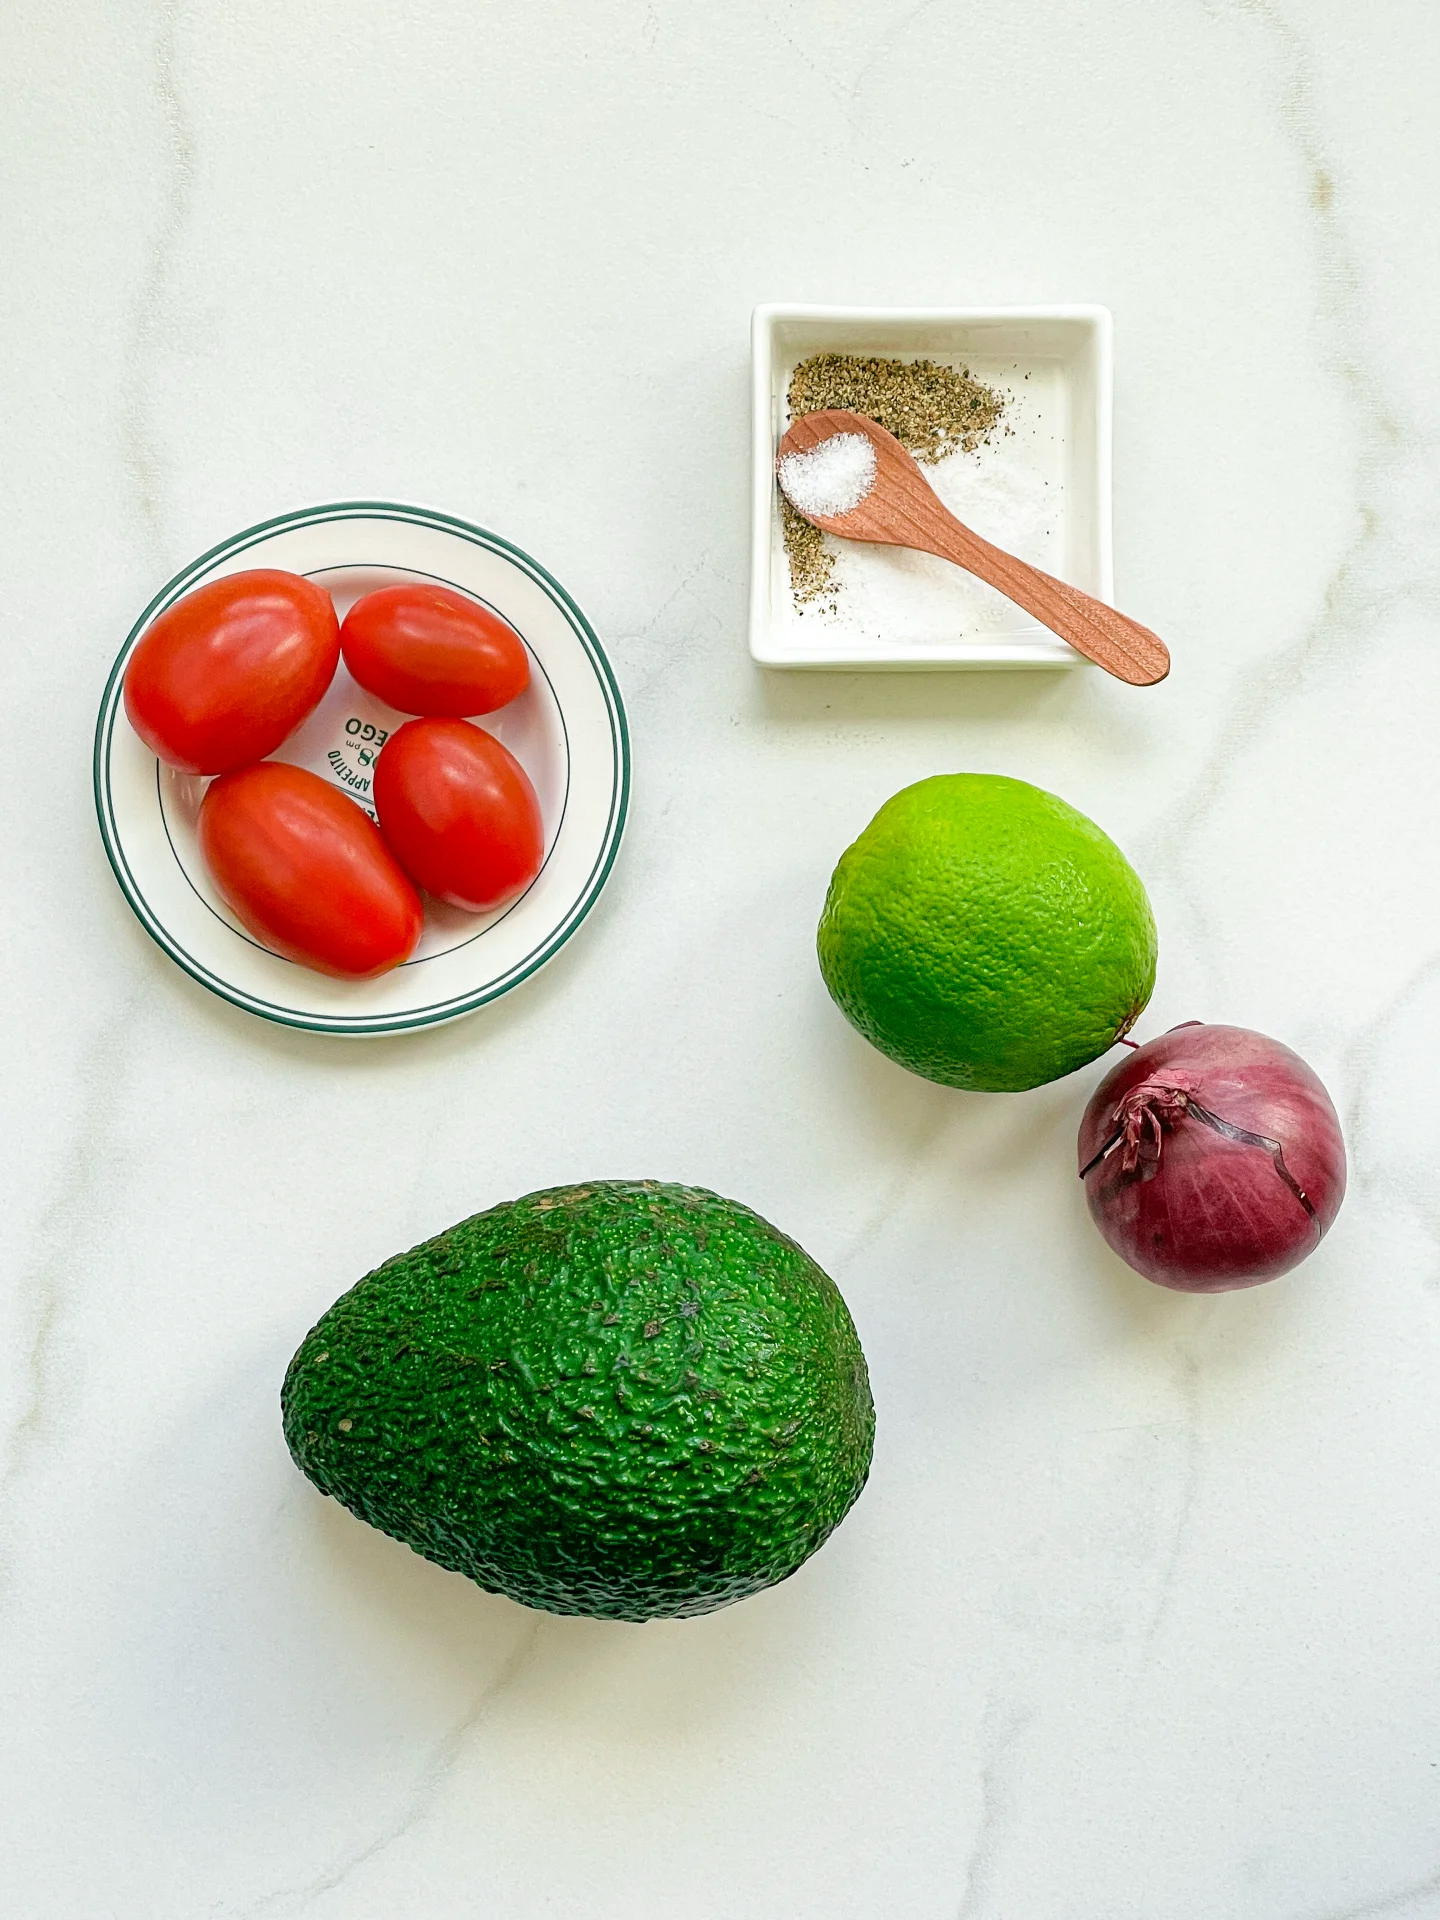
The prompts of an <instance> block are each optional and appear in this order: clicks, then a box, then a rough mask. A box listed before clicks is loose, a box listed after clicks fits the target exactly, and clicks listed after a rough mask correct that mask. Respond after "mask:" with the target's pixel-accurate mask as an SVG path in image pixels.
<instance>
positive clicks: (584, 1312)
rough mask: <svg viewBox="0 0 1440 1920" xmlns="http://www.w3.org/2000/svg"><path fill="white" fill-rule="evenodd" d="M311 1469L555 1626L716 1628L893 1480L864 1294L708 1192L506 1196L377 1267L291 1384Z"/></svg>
mask: <svg viewBox="0 0 1440 1920" xmlns="http://www.w3.org/2000/svg"><path fill="white" fill-rule="evenodd" d="M281 1409H282V1412H283V1415H284V1422H285V1438H286V1441H287V1443H288V1445H289V1448H290V1452H291V1454H292V1455H293V1457H294V1459H295V1463H296V1465H297V1466H298V1467H299V1468H300V1470H301V1472H302V1473H304V1474H306V1475H308V1476H309V1478H310V1479H311V1480H312V1481H314V1483H315V1485H316V1486H317V1487H319V1488H320V1490H321V1492H322V1493H328V1494H330V1495H331V1496H332V1497H333V1498H334V1499H336V1500H338V1501H339V1502H340V1503H341V1504H342V1506H345V1507H348V1508H349V1509H350V1511H351V1512H352V1513H355V1514H358V1515H359V1517H360V1518H361V1519H362V1520H367V1521H369V1523H370V1524H371V1525H372V1526H375V1527H379V1528H380V1529H381V1530H382V1531H383V1532H385V1533H388V1534H392V1535H393V1536H394V1537H395V1538H396V1539H397V1540H403V1541H404V1542H405V1544H406V1545H407V1546H409V1547H413V1548H414V1550H415V1551H416V1552H417V1553H420V1554H424V1556H425V1557H426V1559H428V1560H434V1561H437V1562H438V1563H439V1565H441V1566H442V1567H449V1568H452V1569H453V1570H454V1571H455V1572H457V1573H463V1574H467V1575H468V1576H469V1577H470V1578H471V1579H472V1580H475V1581H478V1583H479V1584H480V1585H481V1586H482V1587H485V1588H488V1589H489V1590H490V1591H491V1592H494V1593H503V1594H508V1595H509V1596H510V1598H511V1599H512V1600H519V1601H521V1602H523V1604H524V1605H526V1606H530V1607H543V1608H545V1609H547V1610H548V1611H549V1612H551V1613H578V1614H590V1615H596V1616H599V1617H602V1618H606V1619H612V1620H652V1619H657V1618H663V1617H670V1618H677V1617H684V1616H687V1615H692V1614H700V1613H709V1612H711V1611H712V1610H713V1609H714V1608H716V1607H723V1606H728V1605H729V1604H730V1603H731V1602H732V1601H735V1600H743V1599H744V1598H745V1597H746V1596H747V1595H749V1594H752V1593H758V1592H760V1591H761V1589H762V1588H765V1587H769V1586H773V1585H774V1584H775V1582H776V1581H778V1580H784V1579H785V1578H786V1577H787V1576H788V1575H790V1574H792V1573H794V1571H795V1569H796V1568H797V1567H798V1566H800V1565H801V1563H802V1562H803V1561H805V1560H807V1559H808V1558H809V1556H810V1555H811V1554H812V1553H814V1551H815V1549H816V1548H817V1547H818V1546H820V1544H821V1543H822V1542H823V1541H824V1540H825V1539H826V1537H827V1536H828V1535H829V1534H830V1533H831V1532H832V1531H833V1529H834V1528H835V1527H837V1526H838V1525H839V1523H840V1521H841V1520H843V1519H844V1517H845V1515H846V1513H847V1512H848V1511H849V1510H850V1507H851V1505H852V1504H853V1502H854V1501H855V1499H856V1497H857V1495H858V1494H859V1492H860V1489H861V1488H862V1487H863V1486H864V1484H865V1478H866V1475H867V1474H868V1472H869V1470H870V1455H871V1448H872V1444H873V1441H874V1433H875V1410H874V1406H873V1404H872V1402H871V1398H870V1383H869V1376H868V1373H867V1371H866V1367H865V1356H864V1354H863V1353H862V1352H861V1350H860V1342H859V1340H858V1338H857V1336H856V1333H855V1328H854V1326H853V1324H852V1322H851V1319H850V1315H849V1313H848V1312H847V1311H846V1307H845V1302H844V1301H843V1300H842V1299H841V1297H840V1294H839V1291H838V1289H837V1288H836V1286H835V1284H834V1282H833V1281H832V1280H830V1279H829V1278H827V1276H826V1275H825V1274H824V1273H822V1272H821V1270H820V1268H819V1267H817V1266H816V1264H815V1262H814V1261H813V1260H811V1259H810V1257H809V1255H808V1254H806V1253H805V1252H803V1251H802V1250H801V1248H800V1247H798V1246H797V1245H796V1244H795V1242H794V1241H793V1240H791V1239H789V1238H787V1237H786V1235H784V1234H783V1233H780V1232H778V1231H777V1230H776V1229H775V1228H774V1227H772V1226H770V1225H769V1224H768V1223H767V1222H766V1221H764V1220H762V1219H761V1218H760V1216H759V1215H758V1214H756V1213H752V1212H751V1211H750V1209H749V1208H748V1207H743V1206H740V1205H738V1204H737V1203H736V1202H735V1201H733V1200H722V1199H721V1198H720V1197H719V1196H718V1195H716V1194H713V1193H708V1192H706V1191H705V1190H704V1189H703V1188H699V1187H681V1186H666V1185H662V1184H661V1183H659V1182H657V1181H652V1180H641V1181H623V1180H602V1181H596V1182H594V1183H592V1184H591V1185H589V1186H579V1187H556V1188H553V1189H550V1190H548V1191H545V1192H541V1193H532V1194H527V1195H526V1196H525V1197H524V1198H523V1199H520V1200H514V1201H509V1202H507V1203H506V1204H505V1205H503V1206H498V1207H492V1208H491V1209H490V1210H489V1211H488V1212H487V1213H480V1214H476V1215H475V1216H474V1218H473V1219H470V1220H465V1221H462V1222H461V1224H460V1225H459V1226H457V1227H452V1228H451V1230H450V1231H449V1232H448V1233H442V1234H440V1235H439V1236H438V1237H437V1238H436V1239H434V1240H428V1241H426V1242H425V1244H424V1245H423V1246H419V1247H416V1248H414V1249H413V1250H412V1251H411V1252H409V1253H402V1254H398V1255H396V1257H395V1258H394V1259H392V1260H387V1261H386V1262H385V1264H384V1265H383V1266H381V1267H377V1268H376V1270H375V1271H374V1272H373V1273H371V1274H367V1275H366V1277H365V1278H364V1279H363V1280H361V1281H360V1282H359V1283H358V1285H356V1286H354V1287H352V1288H351V1289H350V1291H349V1292H348V1293H347V1294H345V1295H343V1297H342V1298H341V1299H339V1300H337V1301H336V1303H335V1305H334V1306H333V1307H331V1308H330V1310H329V1312H328V1313H327V1314H325V1316H324V1318H323V1319H322V1320H321V1321H320V1322H319V1324H318V1325H317V1326H316V1327H315V1328H314V1329H313V1330H312V1331H311V1332H310V1333H309V1334H308V1335H307V1336H306V1339H305V1340H304V1342H303V1344H302V1345H301V1347H300V1350H299V1352H298V1353H297V1354H296V1355H295V1357H294V1359H293V1360H292V1361H291V1363H290V1367H289V1370H288V1372H287V1373H286V1376H285V1385H284V1388H283V1390H282V1393H281Z"/></svg>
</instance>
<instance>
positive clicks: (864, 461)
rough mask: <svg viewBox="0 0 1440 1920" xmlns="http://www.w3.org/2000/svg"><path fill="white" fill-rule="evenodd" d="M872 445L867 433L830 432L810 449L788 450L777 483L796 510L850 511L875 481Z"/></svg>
mask: <svg viewBox="0 0 1440 1920" xmlns="http://www.w3.org/2000/svg"><path fill="white" fill-rule="evenodd" d="M876 465H877V462H876V459H875V447H874V444H873V442H872V441H871V440H870V438H869V436H868V435H867V434H863V433H832V434H831V435H830V438H829V439H828V440H822V441H821V442H820V443H819V445H818V446H816V447H814V448H813V449H812V450H811V451H810V452H809V453H787V454H786V455H785V456H784V458H783V459H782V460H781V462H780V468H779V475H780V487H781V491H782V492H783V493H784V495H785V498H786V499H787V500H788V501H789V502H790V504H791V506H792V507H794V508H795V510H796V512H797V513H803V514H804V515H805V518H806V519H807V520H810V519H813V518H814V516H815V515H816V514H817V513H850V512H852V511H853V510H854V509H855V508H856V507H858V506H859V504H860V502H861V501H862V500H863V499H864V498H865V496H866V494H867V493H869V491H870V489H871V488H872V487H873V486H874V484H875V468H876Z"/></svg>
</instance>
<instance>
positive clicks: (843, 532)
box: [776, 407, 1170, 687]
mask: <svg viewBox="0 0 1440 1920" xmlns="http://www.w3.org/2000/svg"><path fill="white" fill-rule="evenodd" d="M857 441H859V442H861V443H862V445H861V446H859V447H857V446H856V445H855V443H856V442H857ZM867 456H868V457H867ZM776 471H777V474H778V477H779V481H780V485H781V487H782V489H783V490H784V493H785V497H786V499H787V500H789V502H790V504H791V506H793V507H794V508H795V510H796V512H797V513H801V514H803V515H804V516H805V518H806V519H807V520H809V521H812V522H813V523H814V525H815V526H817V527H819V528H820V529H821V530H822V531H823V532H825V533H835V534H838V535H839V536H840V538H841V539H842V540H873V541H875V542H877V543H878V544H881V545H884V546H891V547H915V548H917V549H918V550H919V551H920V552H921V553H935V554H938V555H939V556H940V558H941V559H942V560H953V561H954V563H955V565H956V566H957V567H964V568H965V570H966V571H967V572H968V573H973V574H975V575H976V576H977V578H979V579H981V580H984V581H985V582H986V583H987V585H989V586H992V587H994V588H995V589H996V590H997V591H998V592H1000V593H1003V594H1004V595H1005V597H1006V598H1007V599H1008V600H1013V601H1014V602H1015V604H1016V606H1017V607H1023V608H1024V610H1025V612H1026V613H1028V614H1029V615H1030V616H1031V618H1032V619H1035V620H1038V621H1040V623H1041V624H1042V625H1043V626H1047V627H1049V629H1050V631H1051V632H1052V633H1058V634H1059V636H1060V638H1061V639H1062V640H1067V641H1068V642H1069V643H1070V645H1071V646H1072V647H1074V648H1075V650H1076V652H1077V653H1083V654H1084V655H1085V656H1086V658H1087V659H1089V660H1093V661H1094V662H1095V663H1096V665H1097V666H1101V667H1104V668H1105V670H1106V672H1107V673H1113V674H1114V675H1115V677H1116V679H1118V680H1125V681H1128V682H1129V684H1130V685H1131V686H1134V687H1149V686H1153V685H1154V684H1155V682H1156V681H1157V680H1163V679H1164V678H1165V676H1166V674H1167V673H1168V672H1169V671H1170V654H1169V651H1168V649H1167V648H1166V646H1165V643H1164V641H1163V640H1161V639H1159V638H1158V637H1157V636H1156V635H1155V634H1153V633H1151V631H1150V629H1149V628H1148V627H1142V626H1141V625H1140V623H1139V621H1138V620H1131V619H1129V618H1128V617H1127V616H1126V615H1125V614H1123V613H1117V612H1116V610H1115V609H1114V607H1107V606H1106V605H1105V602H1104V601H1103V600H1096V599H1093V598H1092V597H1091V595H1089V594H1088V593H1082V592H1081V591H1080V589H1079V588H1078V587H1072V586H1070V585H1069V584H1068V583H1067V582H1066V581H1064V580H1057V579H1055V578H1054V576H1053V575H1051V574H1048V573H1043V572H1042V571H1041V570H1040V568H1039V567H1032V566H1031V565H1030V563H1029V561H1027V560H1020V559H1017V558H1016V556H1015V555H1014V554H1013V553H1006V552H1005V551H1004V549H1003V548H1001V547H995V546H992V545H991V544H990V542H989V541H988V540H983V539H982V538H981V537H980V535H979V534H978V533H972V531H971V530H970V528H969V527H967V526H966V525H965V524H964V523H963V522H962V521H960V520H957V519H956V518H955V516H954V514H953V513H951V512H950V510H949V508H948V507H946V506H944V505H943V504H942V502H941V500H940V498H939V496H938V495H937V494H936V492H935V490H934V488H933V487H932V486H931V485H930V483H929V481H928V480H927V479H926V478H925V476H924V474H923V473H921V471H920V469H919V467H918V466H917V465H916V464H915V462H914V460H912V459H911V457H910V455H909V454H908V453H907V452H906V450H905V448H904V447H902V446H901V444H900V442H899V441H898V440H897V439H896V438H895V436H894V435H893V434H890V433H887V432H886V431H885V429H884V427H882V426H879V425H877V423H876V422H875V421H874V420H867V419H865V417H864V416H863V415H862V414H858V413H849V412H847V411H846V410H845V409H844V408H842V407H834V408H827V409H825V410H824V411H823V412H820V413H806V414H802V415H801V416H800V418H799V419H798V420H794V421H792V422H791V424H790V426H789V428H788V429H787V431H786V433H785V436H784V438H783V439H782V440H781V442H780V451H779V455H778V460H777V468H776Z"/></svg>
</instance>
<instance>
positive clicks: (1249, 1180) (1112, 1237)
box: [1079, 1020, 1345, 1293]
mask: <svg viewBox="0 0 1440 1920" xmlns="http://www.w3.org/2000/svg"><path fill="white" fill-rule="evenodd" d="M1079 1146H1080V1178H1081V1179H1082V1180H1083V1181H1084V1182H1085V1197H1086V1199H1087V1200H1088V1201H1089V1203H1090V1215H1091V1218H1092V1219H1093V1220H1094V1222H1095V1224H1096V1226H1097V1227H1099V1229H1100V1231H1101V1233H1102V1234H1103V1235H1104V1236H1105V1238H1106V1240H1107V1241H1108V1242H1109V1243H1110V1245H1111V1246H1112V1247H1113V1248H1114V1250H1115V1252H1116V1253H1118V1254H1119V1256H1120V1258H1121V1259H1122V1260H1126V1261H1128V1262H1129V1264H1130V1265H1131V1266H1132V1267H1134V1269H1135V1271H1136V1272H1137V1273H1143V1274H1144V1276H1145V1278H1146V1279H1147V1280H1154V1281H1155V1282H1156V1283H1157V1284H1158V1285H1160V1286H1162V1287H1177V1288H1179V1289H1181V1290H1182V1291H1183V1292H1187V1293H1224V1292H1226V1291H1228V1290H1229V1289H1230V1288H1232V1287H1253V1286H1257V1285H1258V1284H1259V1282H1260V1281H1262V1280H1273V1279H1275V1278H1276V1276H1277V1275H1279V1274H1282V1273H1288V1272H1289V1271H1290V1269H1291V1267H1295V1266H1298V1265H1299V1264H1300V1262H1301V1261H1302V1260H1303V1259H1304V1258H1305V1257H1306V1255H1307V1254H1310V1253H1313V1252H1314V1250H1315V1248H1316V1247H1317V1246H1319V1244H1320V1240H1321V1237H1322V1235H1323V1234H1324V1233H1325V1231H1326V1229H1327V1228H1328V1227H1329V1225H1330V1222H1331V1221H1332V1220H1333V1219H1334V1218H1335V1216H1336V1214H1337V1213H1338V1212H1339V1211H1340V1202H1341V1201H1342V1200H1343V1199H1344V1198H1345V1142H1344V1140H1343V1139H1342V1137H1341V1134H1340V1122H1339V1120H1338V1119H1337V1118H1336V1116H1335V1109H1334V1107H1333V1106H1332V1105H1331V1104H1330V1096H1329V1094H1327V1093H1326V1091H1325V1089H1324V1087H1323V1086H1321V1084H1320V1082H1319V1080H1318V1079H1317V1078H1316V1077H1315V1075H1314V1074H1313V1073H1312V1072H1311V1071H1310V1069H1309V1067H1307V1066H1306V1064H1305V1062H1304V1061H1303V1060H1302V1059H1301V1058H1300V1056H1299V1055H1298V1054H1295V1053H1292V1052H1291V1051H1290V1049H1289V1048H1288V1047H1282V1046H1281V1044H1280V1042H1279V1041H1278V1040H1267V1039H1266V1037H1265V1035H1264V1034H1263V1033H1251V1032H1249V1031H1248V1030H1247V1029H1246V1028H1244V1027H1220V1026H1213V1027H1212V1026H1206V1025H1203V1024H1202V1023H1201V1022H1200V1021H1198V1020H1192V1021H1190V1022H1189V1023H1188V1024H1187V1025H1185V1026H1183V1027H1175V1028H1172V1030H1171V1031H1170V1032H1169V1033H1166V1034H1162V1035H1161V1036H1160V1038H1159V1039H1158V1040H1150V1041H1147V1042H1146V1044H1145V1045H1144V1046H1143V1047H1137V1048H1136V1049H1135V1051H1134V1052H1133V1053H1131V1054H1129V1055H1128V1056H1127V1057H1126V1058H1125V1059H1124V1060H1122V1061H1121V1062H1120V1063H1119V1065H1118V1066H1117V1067H1115V1068H1114V1070H1113V1071H1112V1072H1110V1073H1108V1074H1106V1076H1105V1078H1104V1079H1103V1080H1102V1081H1101V1082H1100V1085H1099V1086H1098V1087H1097V1088H1096V1090H1095V1094H1094V1097H1093V1098H1092V1099H1091V1101H1090V1104H1089V1106H1088V1107H1087V1108H1086V1109H1085V1118H1084V1119H1083V1120H1082V1121H1081V1122H1080V1141H1079Z"/></svg>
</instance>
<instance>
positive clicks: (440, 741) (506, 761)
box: [375, 720, 545, 913]
mask: <svg viewBox="0 0 1440 1920" xmlns="http://www.w3.org/2000/svg"><path fill="white" fill-rule="evenodd" d="M375 811H376V812H377V813H378V814H379V816H380V827H381V830H382V832H383V833H384V835H385V838H386V839H387V840H388V841H389V842H390V845H391V846H392V847H393V848H394V849H395V856H396V858H397V859H398V860H399V862H400V864H401V866H402V867H404V869H405V871H406V872H407V873H408V874H409V876H410V878H411V879H412V880H413V881H414V882H415V884H416V886H418V887H424V888H425V890H426V892H427V893H433V894H434V895H435V896H436V898H437V899H440V900H448V901H449V902H450V904H451V906H452V907H464V908H465V909H466V911H467V912H469V913H488V912H489V911H490V909H491V908H492V907H499V906H503V905H504V903H505V901H507V900H511V899H513V898H514V897H515V895H516V894H517V893H523V892H524V890H525V888H526V887H528V886H529V884H530V882H531V881H532V880H533V879H534V878H535V876H536V874H537V873H538V872H539V871H540V862H541V861H542V860H543V859H544V857H545V830H544V827H543V826H542V824H541V820H540V802H539V801H538V800H537V799H536V798H535V789H534V787H532V786H531V784H530V782H529V780H528V778H527V777H526V773H525V769H524V768H523V767H522V766H521V764H520V762H519V761H518V760H517V759H516V758H515V756H514V754H513V753H511V752H510V751H509V750H508V748H506V747H502V746H501V744H500V742H499V741H498V740H497V739H496V738H495V737H494V735H493V734H489V733H485V732H484V731H482V729H481V728H479V727H472V726H471V724H470V722H469V721H468V720H410V721H407V722H406V724H405V725H404V726H403V727H400V728H398V729H397V730H396V731H395V732H394V733H392V734H391V736H390V738H389V739H388V740H387V741H386V742H385V745H384V747H383V748H382V749H381V752H380V758H379V759H378V760H377V761H376V762H375Z"/></svg>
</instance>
